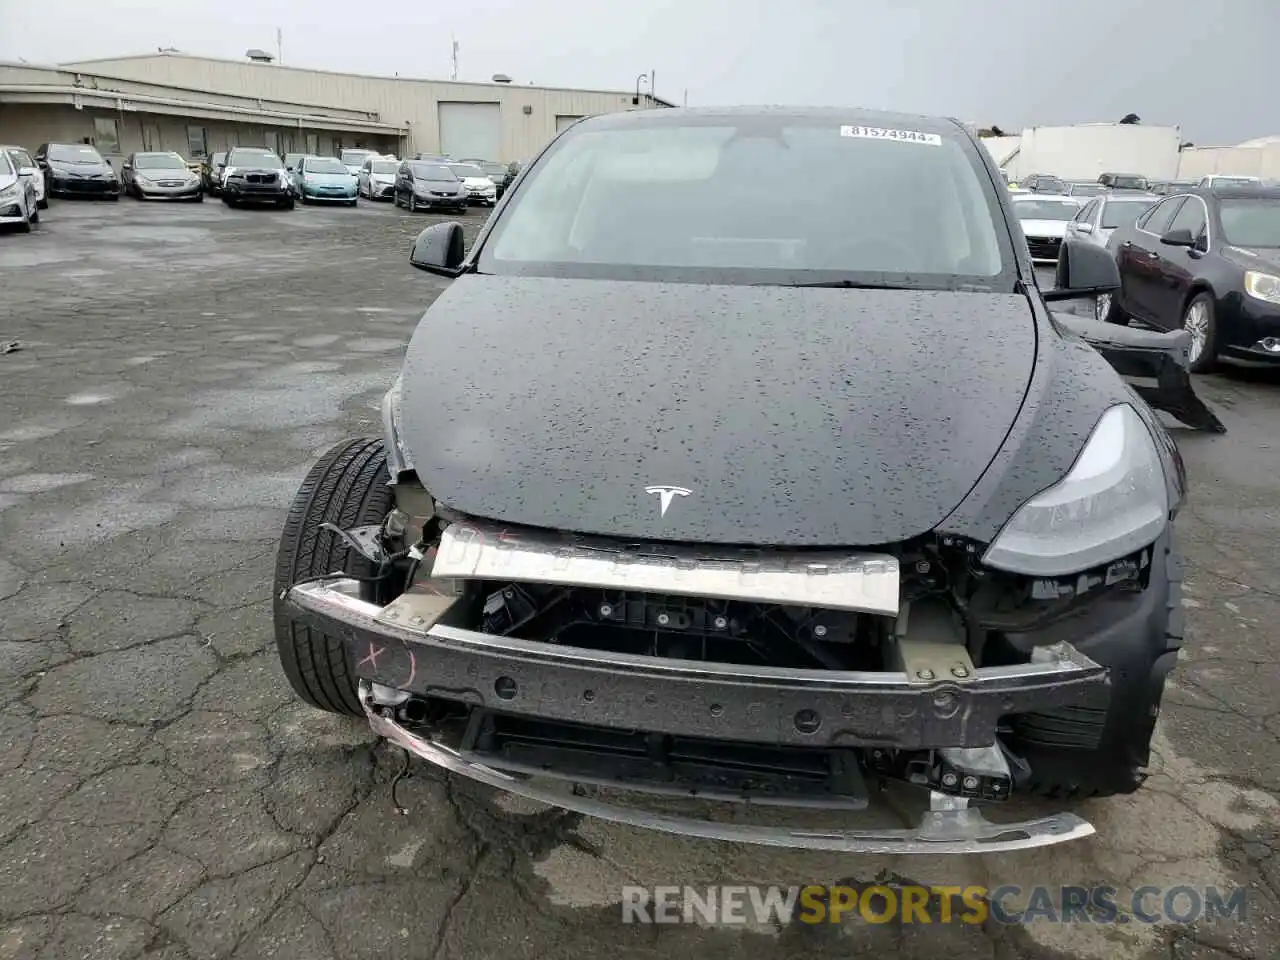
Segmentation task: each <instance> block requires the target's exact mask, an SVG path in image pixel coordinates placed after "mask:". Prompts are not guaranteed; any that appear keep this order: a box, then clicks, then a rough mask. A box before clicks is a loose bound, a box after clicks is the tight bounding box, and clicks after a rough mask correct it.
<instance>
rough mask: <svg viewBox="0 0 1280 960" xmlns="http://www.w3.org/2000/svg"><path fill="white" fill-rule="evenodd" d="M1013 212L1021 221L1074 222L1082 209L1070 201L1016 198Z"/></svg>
mask: <svg viewBox="0 0 1280 960" xmlns="http://www.w3.org/2000/svg"><path fill="white" fill-rule="evenodd" d="M1013 212H1014V213H1015V214H1017V216H1018V219H1019V220H1074V219H1075V218H1076V214H1077V213H1079V212H1080V208H1079V207H1078V206H1077V205H1076V204H1074V203H1072V202H1071V201H1070V200H1041V199H1039V198H1036V197H1027V198H1023V197H1015V198H1014V200H1013Z"/></svg>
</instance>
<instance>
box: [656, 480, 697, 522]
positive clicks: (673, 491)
mask: <svg viewBox="0 0 1280 960" xmlns="http://www.w3.org/2000/svg"><path fill="white" fill-rule="evenodd" d="M644 492H645V493H653V494H656V495H657V497H658V509H659V510H661V511H662V516H664V517H665V516H666V515H667V507H669V506H671V498H672V497H687V496H688V495H689V494H690V493H691V492H692V491H690V490H686V489H685V488H684V487H668V486H664V485H661V484H658V485H655V486H652V487H645V488H644Z"/></svg>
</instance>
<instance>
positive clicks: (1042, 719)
mask: <svg viewBox="0 0 1280 960" xmlns="http://www.w3.org/2000/svg"><path fill="white" fill-rule="evenodd" d="M1151 577H1152V582H1151V584H1150V585H1149V586H1148V587H1147V589H1148V590H1157V591H1159V592H1158V593H1157V594H1156V595H1155V596H1154V598H1153V602H1154V606H1155V610H1157V611H1160V613H1159V614H1158V615H1153V616H1152V621H1156V622H1152V623H1150V624H1149V625H1148V635H1147V636H1146V637H1133V638H1131V643H1129V644H1127V645H1126V646H1125V648H1124V649H1123V651H1119V653H1120V656H1117V657H1115V658H1114V661H1113V662H1110V663H1103V666H1106V667H1108V668H1109V670H1110V673H1111V687H1110V692H1109V694H1108V700H1107V704H1106V706H1105V707H1104V706H1102V705H1100V704H1099V705H1096V706H1087V707H1084V706H1081V707H1066V708H1061V709H1057V710H1053V711H1050V712H1046V713H1042V714H1022V715H1020V716H1017V717H1014V718H1013V722H1012V726H1013V733H1014V735H1013V738H1012V740H1011V742H1010V747H1011V748H1012V750H1013V752H1014V753H1016V754H1018V755H1019V756H1021V757H1022V758H1023V759H1024V760H1026V761H1027V763H1028V764H1029V766H1030V768H1031V774H1030V777H1029V779H1028V780H1027V781H1026V783H1024V784H1021V785H1020V789H1021V790H1022V791H1024V792H1030V793H1034V794H1037V795H1039V796H1043V797H1050V798H1054V799H1059V800H1064V799H1065V800H1083V799H1088V798H1090V797H1109V796H1115V795H1117V794H1126V793H1133V792H1134V791H1135V790H1137V789H1138V788H1139V787H1140V786H1142V784H1143V782H1144V781H1145V780H1146V774H1145V772H1144V771H1145V768H1146V766H1147V763H1148V761H1149V760H1150V745H1151V735H1152V733H1153V731H1154V730H1155V724H1156V718H1157V717H1158V716H1159V713H1160V701H1161V697H1162V695H1163V693H1164V684H1165V678H1166V677H1167V676H1168V674H1169V671H1170V670H1172V669H1173V666H1174V664H1175V663H1176V662H1177V659H1178V650H1179V648H1181V646H1182V639H1183V629H1184V628H1183V613H1182V559H1181V556H1180V555H1179V553H1178V551H1177V549H1176V546H1175V545H1174V542H1173V539H1172V533H1168V534H1166V535H1165V536H1164V537H1162V538H1161V539H1160V540H1158V541H1157V542H1156V544H1155V546H1154V547H1153V548H1152V573H1151ZM1085 652H1086V654H1087V655H1091V654H1090V653H1089V651H1087V650H1086V651H1085ZM1112 653H1113V654H1115V653H1117V651H1116V650H1114V649H1113V650H1112ZM1099 662H1101V660H1099ZM1073 743H1074V744H1077V746H1073V745H1072V744H1073ZM1085 744H1087V746H1086V745H1085Z"/></svg>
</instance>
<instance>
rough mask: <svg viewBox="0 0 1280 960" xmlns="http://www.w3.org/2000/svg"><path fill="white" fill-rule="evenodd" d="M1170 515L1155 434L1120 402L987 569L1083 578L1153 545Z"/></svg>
mask: <svg viewBox="0 0 1280 960" xmlns="http://www.w3.org/2000/svg"><path fill="white" fill-rule="evenodd" d="M1168 516H1169V496H1168V492H1167V490H1166V488H1165V479H1164V468H1163V467H1162V466H1161V463H1160V454H1159V453H1158V452H1157V450H1156V445H1155V441H1154V440H1153V439H1152V438H1151V431H1150V430H1148V429H1147V425H1146V423H1144V422H1143V420H1142V418H1141V417H1139V416H1138V414H1137V413H1136V412H1135V411H1134V409H1133V408H1132V407H1131V406H1129V405H1128V404H1123V403H1122V404H1119V405H1117V406H1114V407H1112V408H1111V409H1110V410H1108V411H1107V412H1106V413H1104V414H1103V415H1102V419H1101V420H1099V421H1098V425H1097V426H1096V427H1094V428H1093V433H1092V435H1090V437H1089V440H1088V442H1086V443H1085V445H1084V449H1083V450H1081V451H1080V456H1079V457H1077V458H1076V462H1075V464H1074V465H1073V466H1072V467H1071V470H1070V471H1069V472H1068V473H1067V475H1066V476H1065V477H1063V479H1062V480H1060V481H1059V482H1058V483H1056V484H1054V485H1053V486H1052V487H1050V488H1049V489H1048V490H1045V491H1044V492H1043V493H1038V494H1036V495H1035V496H1034V497H1032V498H1031V499H1030V500H1028V501H1027V502H1026V503H1024V504H1023V505H1022V506H1021V507H1019V508H1018V510H1017V512H1016V513H1014V515H1013V517H1012V518H1010V520H1009V522H1008V523H1006V524H1005V526H1004V529H1002V530H1001V531H1000V533H999V534H998V535H997V536H996V538H995V540H994V541H993V542H992V544H991V546H990V547H989V548H988V549H987V553H986V555H985V556H984V557H983V558H982V562H983V563H985V564H987V566H990V567H995V568H996V569H999V570H1008V571H1010V572H1012V573H1023V574H1027V575H1029V576H1043V577H1057V576H1065V575H1067V574H1072V573H1079V572H1080V571H1081V570H1087V569H1089V568H1090V567H1097V566H1101V565H1102V564H1105V563H1109V562H1110V561H1112V560H1116V559H1119V558H1120V557H1123V556H1125V555H1127V554H1130V553H1133V552H1134V551H1136V550H1140V549H1142V548H1143V547H1145V546H1148V545H1149V544H1151V543H1152V542H1154V541H1155V539H1156V538H1157V537H1158V536H1160V533H1161V531H1163V530H1164V527H1165V524H1166V523H1167V522H1168Z"/></svg>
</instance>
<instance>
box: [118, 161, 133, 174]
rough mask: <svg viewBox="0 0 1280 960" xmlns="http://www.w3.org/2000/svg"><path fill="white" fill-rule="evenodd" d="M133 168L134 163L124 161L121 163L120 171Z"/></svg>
mask: <svg viewBox="0 0 1280 960" xmlns="http://www.w3.org/2000/svg"><path fill="white" fill-rule="evenodd" d="M132 169H133V165H132V164H128V163H122V164H120V172H121V173H124V172H125V171H126V170H132Z"/></svg>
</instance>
